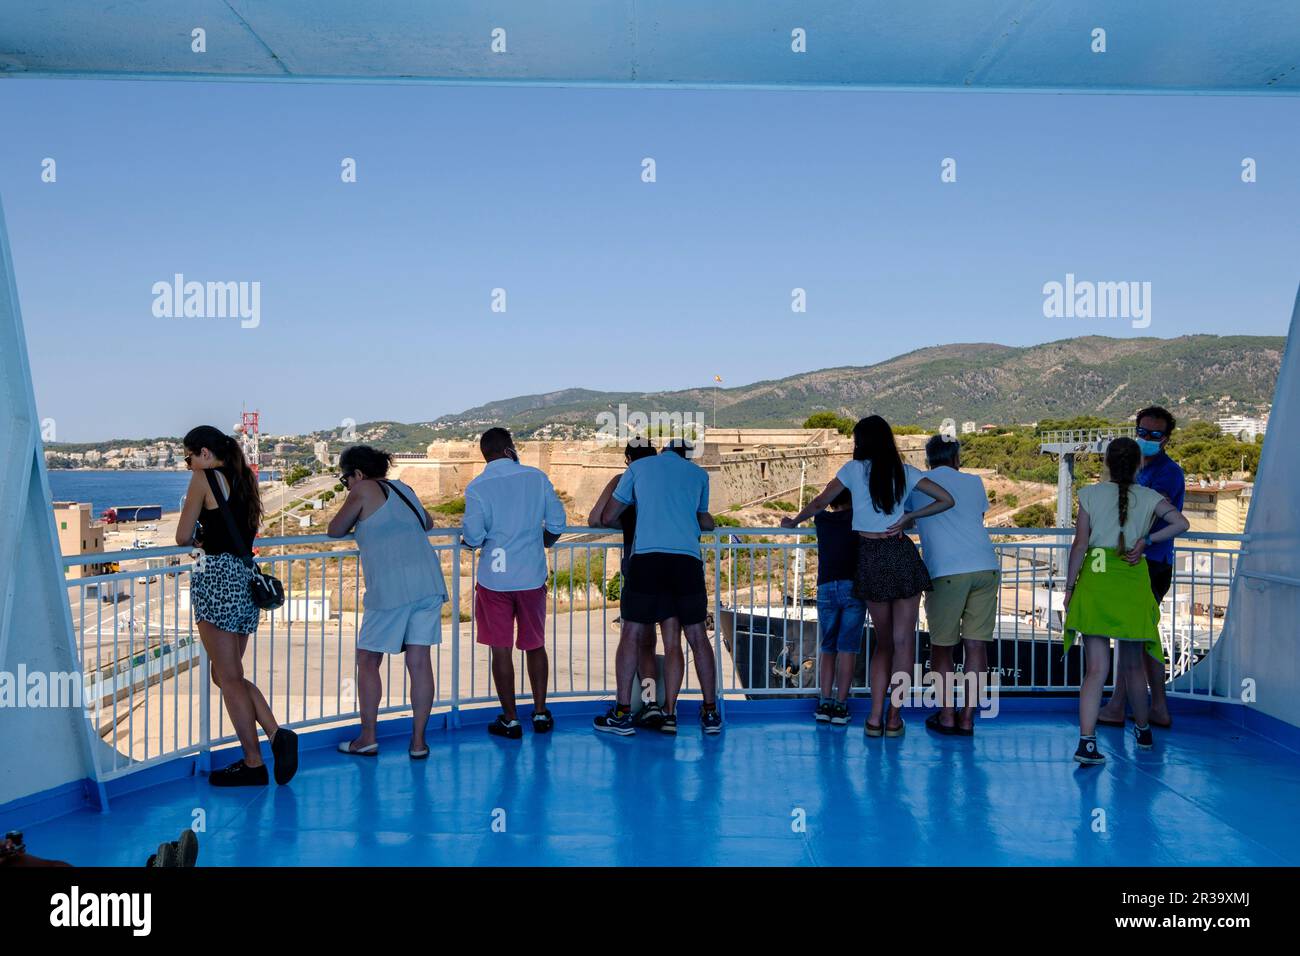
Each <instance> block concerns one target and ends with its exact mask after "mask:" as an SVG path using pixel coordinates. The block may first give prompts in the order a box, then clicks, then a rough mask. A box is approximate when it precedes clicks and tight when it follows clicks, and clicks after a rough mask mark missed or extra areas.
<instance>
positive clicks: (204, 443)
mask: <svg viewBox="0 0 1300 956" xmlns="http://www.w3.org/2000/svg"><path fill="white" fill-rule="evenodd" d="M181 444H183V445H184V446H185V464H186V466H187V467H188V468H189V469H190V472H191V475H190V486H189V489H188V490H187V491H186V493H185V504H184V506H183V507H182V508H181V517H180V521H179V522H178V524H177V525H176V543H177V544H179V545H198V547H199V548H200V549H201V554H200V555H199V556H198V558H197V561H196V564H195V569H194V572H193V574H192V575H191V586H190V606H191V608H192V609H193V614H194V620H195V623H196V624H197V626H198V629H199V638H200V639H201V640H202V641H203V648H204V650H205V651H207V655H208V662H209V665H210V667H211V672H212V683H214V684H215V685H216V686H217V687H218V688H219V689H220V690H221V699H222V700H223V701H224V702H225V705H226V712H227V713H228V714H229V715H230V722H231V723H232V724H234V726H235V734H236V735H237V736H238V737H239V745H240V747H241V748H242V749H243V752H244V757H243V759H242V760H237V761H236V762H235V763H233V764H231V765H230V766H228V767H226V768H225V769H223V770H218V771H214V772H213V773H212V774H211V775H209V777H208V782H209V783H211V784H212V785H213V786H216V787H249V786H265V785H266V783H267V773H266V764H265V763H264V762H263V760H262V749H261V747H260V746H259V745H258V742H257V725H258V724H261V725H262V730H264V731H265V732H266V737H267V739H268V740H269V741H271V753H272V755H273V756H274V757H275V782H276V783H280V784H285V783H288V782H289V780H290V779H291V778H292V777H293V775H294V774H295V773H296V772H297V770H298V736H297V734H295V733H294V732H293V731H292V730H289V729H288V728H287V727H281V726H280V725H279V723H278V722H277V721H276V719H275V715H274V714H273V713H271V707H270V705H269V704H267V702H266V698H265V697H263V696H262V692H261V691H260V690H258V689H257V686H256V685H255V684H254V683H253V682H252V681H250V680H248V679H247V678H245V677H244V665H243V658H244V650H245V648H247V647H248V637H249V635H250V634H252V633H253V632H254V631H255V630H257V624H258V619H259V612H258V610H257V607H256V605H254V604H253V597H252V593H251V591H250V590H249V589H250V585H251V583H252V578H253V571H252V569H251V568H250V567H249V566H248V563H247V560H246V559H247V557H248V556H249V555H251V554H252V546H253V539H254V538H255V537H257V531H258V528H259V526H260V525H261V522H262V499H261V495H260V494H259V491H258V487H257V476H256V475H255V474H254V473H253V470H252V469H251V468H249V467H248V462H247V461H245V460H244V452H243V450H242V449H241V448H240V447H239V442H238V441H236V440H235V439H234V438H232V437H231V436H230V435H227V434H225V433H224V432H222V431H221V430H220V429H218V428H214V427H213V426H211V425H200V426H199V427H198V428H194V429H192V430H191V431H190V432H189V433H188V434H186V436H185V438H184V439H182V442H181ZM218 496H220V497H218ZM223 505H224V506H225V507H226V508H228V509H229V512H230V514H231V515H232V516H233V518H234V529H233V533H232V531H231V528H230V526H229V524H228V522H227V521H226V517H225V515H223V514H222V506H223Z"/></svg>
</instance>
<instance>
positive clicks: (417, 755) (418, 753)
mask: <svg viewBox="0 0 1300 956" xmlns="http://www.w3.org/2000/svg"><path fill="white" fill-rule="evenodd" d="M406 753H407V756H409V757H410V758H411V759H412V760H425V759H427V758H428V756H429V748H428V747H425V748H424V749H423V750H412V749H411V748H410V747H407V748H406Z"/></svg>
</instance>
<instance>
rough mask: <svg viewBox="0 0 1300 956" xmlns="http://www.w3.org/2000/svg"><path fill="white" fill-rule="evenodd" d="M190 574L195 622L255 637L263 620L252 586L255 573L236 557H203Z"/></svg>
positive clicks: (191, 600)
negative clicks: (253, 634) (255, 632)
mask: <svg viewBox="0 0 1300 956" xmlns="http://www.w3.org/2000/svg"><path fill="white" fill-rule="evenodd" d="M200 566H201V567H202V568H203V570H202V571H200V570H198V569H197V568H196V569H195V570H194V572H193V574H192V575H191V579H192V584H191V587H190V604H191V606H192V607H193V609H194V620H195V621H207V622H208V623H209V624H211V625H212V626H213V627H219V628H221V630H223V631H229V632H230V633H231V634H252V633H253V632H254V631H256V630H257V622H258V620H259V618H260V617H261V614H260V612H259V611H258V610H257V606H256V605H255V604H254V603H253V596H252V594H250V593H249V584H250V582H251V581H252V579H253V572H252V570H251V569H250V568H249V567H248V565H246V564H244V562H243V561H241V560H240V559H239V558H237V557H236V556H235V555H233V554H208V555H204V557H203V560H202V562H201V564H200Z"/></svg>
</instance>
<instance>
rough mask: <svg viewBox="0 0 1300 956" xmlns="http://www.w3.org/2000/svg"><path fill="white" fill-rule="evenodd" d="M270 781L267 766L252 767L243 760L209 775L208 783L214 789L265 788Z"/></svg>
mask: <svg viewBox="0 0 1300 956" xmlns="http://www.w3.org/2000/svg"><path fill="white" fill-rule="evenodd" d="M268 779H269V778H268V777H267V775H266V764H262V766H260V767H250V766H248V765H247V764H246V763H244V761H242V760H236V761H235V762H234V763H232V764H231V765H230V766H229V767H225V768H223V769H221V770H214V771H213V772H212V773H210V774H208V783H210V784H212V786H214V787H265V786H266V784H267V781H268Z"/></svg>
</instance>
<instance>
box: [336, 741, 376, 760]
mask: <svg viewBox="0 0 1300 956" xmlns="http://www.w3.org/2000/svg"><path fill="white" fill-rule="evenodd" d="M339 753H341V754H347V755H348V756H349V757H378V756H379V744H368V745H367V746H365V747H358V748H357V749H356V750H353V749H352V741H350V740H340V741H339Z"/></svg>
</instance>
